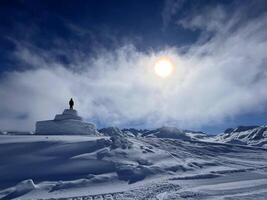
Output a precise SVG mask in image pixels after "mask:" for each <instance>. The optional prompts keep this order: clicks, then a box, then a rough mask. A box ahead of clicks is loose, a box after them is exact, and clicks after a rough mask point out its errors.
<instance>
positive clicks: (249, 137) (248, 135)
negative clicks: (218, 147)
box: [213, 126, 267, 148]
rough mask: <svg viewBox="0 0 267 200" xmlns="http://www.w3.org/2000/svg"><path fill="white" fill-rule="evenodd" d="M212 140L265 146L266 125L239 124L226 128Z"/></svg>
mask: <svg viewBox="0 0 267 200" xmlns="http://www.w3.org/2000/svg"><path fill="white" fill-rule="evenodd" d="M213 140H214V141H217V142H223V143H231V144H240V145H250V146H258V147H263V148H267V126H239V127H237V128H235V129H232V128H230V129H227V130H226V131H225V132H224V133H223V134H220V135H218V136H216V137H215V138H214V139H213Z"/></svg>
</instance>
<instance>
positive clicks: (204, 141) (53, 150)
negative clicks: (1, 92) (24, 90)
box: [0, 126, 267, 200]
mask: <svg viewBox="0 0 267 200" xmlns="http://www.w3.org/2000/svg"><path fill="white" fill-rule="evenodd" d="M265 130H266V127H265V126H263V127H250V128H249V129H246V128H244V127H239V129H238V128H237V129H233V130H228V132H227V133H224V134H223V135H220V136H217V137H215V138H213V137H209V136H208V135H206V134H205V133H202V132H193V131H188V130H180V129H177V128H172V127H162V128H159V129H156V130H135V129H123V130H120V129H118V128H116V127H110V128H105V129H101V130H99V136H88V135H13V134H6V133H5V134H3V135H0V156H1V157H0V158H1V159H0V188H1V189H0V190H1V191H0V198H1V199H3V200H9V199H20V200H29V199H73V200H74V199H76V200H77V199H79V200H85V199H93V200H94V199H98V200H100V199H106V200H107V199H109V200H111V199H118V200H127V199H137V200H141V199H160V200H162V199H168V200H169V199H228V200H229V199H266V198H267V149H265V148H262V147H266V145H265V144H266V143H264V141H266V132H265ZM233 140H234V141H236V140H240V141H242V143H241V142H237V143H234V144H233V142H232V141H233ZM259 140H260V142H259ZM224 142H225V143H224ZM240 144H246V145H240ZM249 145H251V146H249ZM253 146H254V147H253Z"/></svg>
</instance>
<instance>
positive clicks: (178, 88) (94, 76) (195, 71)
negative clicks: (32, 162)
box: [0, 6, 267, 129]
mask: <svg viewBox="0 0 267 200" xmlns="http://www.w3.org/2000/svg"><path fill="white" fill-rule="evenodd" d="M226 12H227V10H225V7H223V6H216V7H210V8H205V9H204V10H202V11H201V12H198V13H197V14H192V15H190V17H186V18H183V19H179V20H178V22H177V25H178V26H183V27H184V28H188V29H194V30H195V29H199V30H201V32H202V34H201V36H200V38H199V40H198V41H197V42H196V43H194V44H192V45H190V46H189V47H188V49H187V50H186V51H184V49H180V48H179V47H173V48H166V49H163V50H162V51H153V50H151V51H150V52H141V51H138V50H137V49H136V48H135V47H134V45H132V44H131V43H130V42H129V43H127V44H125V45H122V46H120V47H118V48H115V49H114V50H113V51H109V50H104V49H98V50H97V54H96V56H93V57H92V56H87V57H86V52H84V51H82V52H81V51H79V50H77V49H76V50H75V51H74V50H72V51H71V52H69V51H68V49H66V51H65V54H66V55H69V57H70V58H71V59H70V63H69V65H68V67H66V65H64V63H62V62H59V61H58V59H57V58H56V57H55V56H54V55H55V52H54V51H41V50H39V49H38V48H37V47H33V46H31V45H25V44H22V43H17V50H16V52H15V56H16V58H17V59H19V60H20V61H21V62H20V64H21V65H27V66H31V67H30V68H29V69H28V70H24V71H23V70H21V71H16V72H9V73H5V74H4V75H3V76H2V78H1V84H0V96H1V104H0V111H1V112H0V113H1V114H0V127H1V128H3V129H33V127H34V123H35V121H36V120H42V119H51V118H52V117H53V116H54V115H55V114H56V113H59V112H61V111H62V110H63V109H64V108H65V107H67V101H68V99H69V98H70V97H73V98H74V99H75V100H76V108H77V109H78V110H79V112H80V114H81V115H82V116H83V117H84V118H85V119H86V120H92V121H93V122H95V123H97V124H99V125H101V126H109V125H116V126H121V127H123V126H136V127H151V128H152V127H157V126H162V125H176V126H178V127H181V128H199V127H201V126H203V125H208V124H211V123H220V122H222V121H223V120H225V119H226V118H231V117H234V116H236V115H239V114H242V113H246V112H260V111H261V110H262V109H263V108H264V107H265V106H266V102H267V93H266V85H267V68H266V66H267V55H266V52H267V36H266V32H267V15H266V14H265V13H263V14H260V15H258V16H255V17H252V18H250V19H249V20H248V19H246V20H244V17H243V16H242V12H241V11H240V10H238V9H236V10H234V11H233V14H232V15H228V14H226ZM70 48H72V47H70ZM55 51H56V50H55ZM61 51H62V49H61ZM80 55H83V56H80ZM162 55H165V56H166V55H167V56H169V57H170V58H171V60H172V61H173V62H174V63H175V65H176V71H175V73H174V74H173V75H172V76H171V77H170V78H169V79H164V80H163V79H160V78H158V77H157V76H156V75H155V74H154V72H153V64H154V63H155V60H156V59H157V58H158V57H160V56H162Z"/></svg>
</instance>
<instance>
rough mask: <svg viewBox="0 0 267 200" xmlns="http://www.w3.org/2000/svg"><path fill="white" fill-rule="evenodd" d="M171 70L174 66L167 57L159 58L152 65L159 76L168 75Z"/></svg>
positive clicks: (164, 76)
mask: <svg viewBox="0 0 267 200" xmlns="http://www.w3.org/2000/svg"><path fill="white" fill-rule="evenodd" d="M173 70H174V66H173V64H172V62H171V60H170V59H168V58H161V59H159V60H158V61H157V62H156V63H155V65H154V71H155V73H156V74H157V75H158V76H159V77H161V78H166V77H168V76H170V75H171V74H172V72H173Z"/></svg>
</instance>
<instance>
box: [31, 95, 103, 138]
mask: <svg viewBox="0 0 267 200" xmlns="http://www.w3.org/2000/svg"><path fill="white" fill-rule="evenodd" d="M69 104H70V108H69V109H65V110H64V111H63V113H62V114H57V115H56V116H55V119H53V120H46V121H38V122H36V126H35V127H36V129H35V133H36V134H39V135H98V134H99V133H98V131H97V130H96V126H95V125H94V124H92V123H87V122H84V121H83V119H82V117H80V116H79V115H78V112H77V111H76V110H74V109H73V105H74V102H73V101H72V99H71V100H70V102H69Z"/></svg>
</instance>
